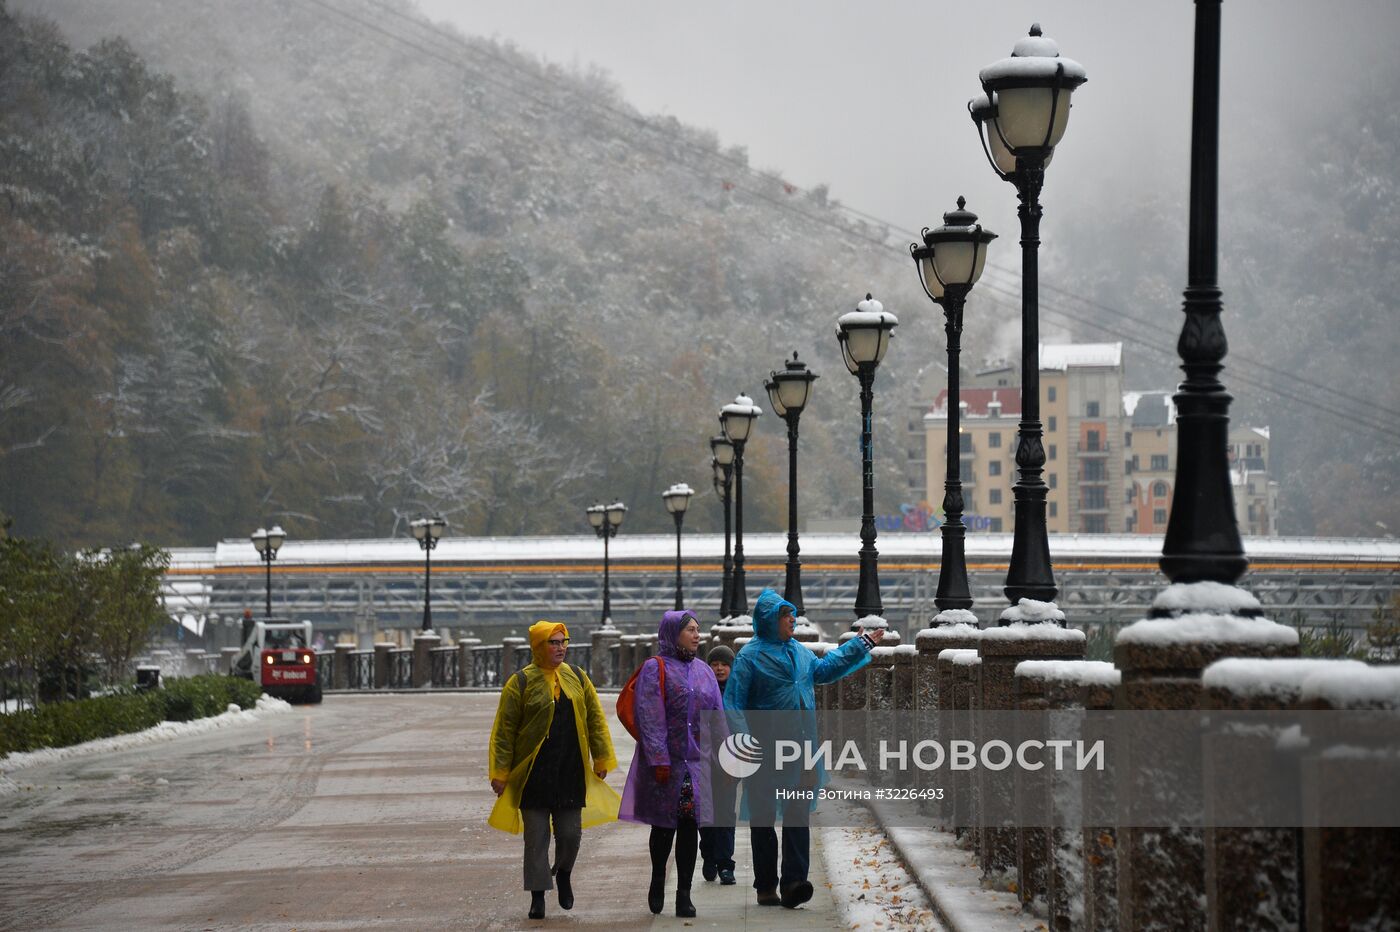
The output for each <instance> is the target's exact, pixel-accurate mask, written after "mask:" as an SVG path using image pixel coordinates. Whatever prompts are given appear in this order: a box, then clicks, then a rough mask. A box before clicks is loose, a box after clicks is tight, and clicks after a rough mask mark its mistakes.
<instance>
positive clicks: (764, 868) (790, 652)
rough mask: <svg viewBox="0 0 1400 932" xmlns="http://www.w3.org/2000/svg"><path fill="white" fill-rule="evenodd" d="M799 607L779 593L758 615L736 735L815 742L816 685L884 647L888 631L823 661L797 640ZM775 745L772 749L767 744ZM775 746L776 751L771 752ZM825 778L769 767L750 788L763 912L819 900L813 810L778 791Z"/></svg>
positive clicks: (737, 697)
mask: <svg viewBox="0 0 1400 932" xmlns="http://www.w3.org/2000/svg"><path fill="white" fill-rule="evenodd" d="M796 614H797V609H796V607H795V606H794V605H793V604H792V603H791V602H789V601H787V600H786V599H784V598H783V597H782V596H780V595H778V594H777V593H776V592H774V591H773V590H772V589H764V590H763V592H761V593H759V596H758V602H757V603H756V604H755V606H754V611H753V632H754V636H753V640H751V641H749V642H748V643H747V644H745V645H744V647H743V649H742V650H740V651H739V653H738V656H736V657H735V658H734V667H733V669H732V671H731V672H730V674H729V684H728V686H726V687H725V690H724V708H725V711H726V713H727V714H728V717H729V727H730V729H731V731H732V732H734V733H736V734H738V733H745V734H755V732H765V733H767V732H773V731H774V730H775V729H780V730H781V731H783V732H784V733H785V734H787V735H792V734H801V735H803V736H808V737H811V736H815V732H816V708H817V700H816V685H817V684H818V683H823V684H825V683H832V682H835V681H836V680H839V679H840V678H841V677H843V676H845V675H847V674H848V673H854V672H855V671H857V670H859V669H860V668H861V667H863V666H865V665H866V664H867V663H869V662H870V649H871V648H872V647H874V646H875V645H876V644H878V643H879V642H880V638H881V637H882V636H883V635H884V632H883V631H881V630H876V631H872V632H869V633H867V634H863V635H861V636H860V637H858V638H852V639H851V640H849V641H847V642H846V643H845V644H843V645H841V646H840V647H839V648H837V649H836V650H833V651H831V652H829V653H828V654H826V656H824V657H821V658H818V657H817V655H816V654H815V653H813V652H812V651H811V650H810V649H809V648H808V647H807V646H806V645H805V644H803V643H801V642H800V641H794V640H793V639H792V629H793V625H794V624H795V622H796V617H795V616H796ZM773 711H782V712H794V713H796V715H794V716H791V717H789V716H772V715H762V716H753V717H752V718H750V717H746V716H745V714H744V713H746V712H773ZM761 743H762V744H769V743H768V742H761ZM769 746H771V744H770V745H769ZM822 777H823V774H822V773H821V772H820V767H819V768H818V772H816V773H811V774H804V775H801V776H798V775H797V774H796V773H795V772H792V770H791V768H789V769H788V771H786V772H785V771H775V770H774V769H773V768H772V767H765V768H764V769H763V770H761V771H760V772H759V773H757V774H755V775H754V776H752V777H750V778H749V779H747V780H745V781H744V803H743V811H744V812H745V813H747V815H748V818H749V837H750V841H751V843H752V846H753V861H754V864H753V871H754V881H753V885H754V889H755V890H757V891H758V903H759V905H760V906H777V905H779V904H781V905H783V906H786V907H787V908H789V909H796V908H797V907H798V906H800V905H801V904H803V903H805V902H807V901H808V900H810V899H811V898H812V884H811V883H810V882H809V881H808V880H807V870H808V866H809V864H810V863H811V830H810V829H809V828H808V827H807V816H808V813H809V811H810V809H811V807H812V805H813V803H811V802H808V801H806V800H803V799H798V800H788V801H785V802H782V803H780V802H779V799H778V796H779V794H778V793H777V792H776V790H777V789H778V788H779V787H787V786H797V785H799V781H801V782H800V785H801V786H802V787H803V788H806V789H811V788H813V787H816V786H819V785H820V784H821V783H822V782H823V780H822ZM780 809H781V818H782V821H783V844H782V851H783V863H782V875H781V877H780V876H779V873H778V833H777V830H776V829H775V828H774V821H775V819H777V818H778V817H779V810H780Z"/></svg>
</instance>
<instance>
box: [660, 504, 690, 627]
mask: <svg viewBox="0 0 1400 932" xmlns="http://www.w3.org/2000/svg"><path fill="white" fill-rule="evenodd" d="M694 494H695V490H694V489H692V488H691V487H690V486H688V485H686V484H685V483H684V482H678V483H676V484H675V485H673V486H671V487H670V488H669V489H667V490H666V491H665V492H662V493H661V498H662V500H663V501H665V502H666V510H667V511H669V512H670V513H671V517H672V518H674V519H675V520H676V611H680V610H681V609H682V608H684V606H683V605H681V525H682V524H683V523H684V522H685V510H686V509H687V508H689V507H690V496H692V495H694Z"/></svg>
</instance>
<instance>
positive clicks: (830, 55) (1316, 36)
mask: <svg viewBox="0 0 1400 932" xmlns="http://www.w3.org/2000/svg"><path fill="white" fill-rule="evenodd" d="M417 2H418V3H419V5H420V6H421V8H422V9H423V11H424V12H425V13H426V14H427V15H429V16H430V17H431V18H433V19H435V20H445V21H449V22H451V23H453V24H454V25H456V26H457V27H458V28H459V29H460V30H462V31H463V32H465V33H468V34H472V35H484V36H492V37H495V38H497V39H500V40H502V41H508V42H511V43H513V44H514V45H516V46H517V47H518V48H519V49H521V50H522V51H525V52H529V53H533V54H535V55H538V56H540V57H542V58H545V59H547V60H549V61H552V62H557V63H561V64H566V65H576V66H578V67H580V68H586V67H588V66H590V65H596V66H599V67H601V68H602V69H603V70H605V71H607V72H608V73H609V75H610V76H611V77H612V79H613V80H614V81H615V82H616V83H617V84H618V85H619V86H620V88H621V89H622V92H623V94H624V96H625V97H626V99H627V100H628V101H629V102H630V103H632V104H633V105H635V106H636V107H638V108H639V109H640V110H641V111H642V112H644V113H663V114H667V115H670V116H674V117H676V118H678V119H680V120H681V121H682V122H685V123H688V124H691V125H693V126H697V127H702V128H707V129H713V130H715V131H717V132H718V133H719V136H720V140H721V143H722V144H723V145H725V146H730V145H737V146H743V147H746V148H747V150H748V152H749V156H750V162H751V164H752V165H753V166H754V167H756V168H760V169H773V170H777V171H779V172H780V173H781V174H782V175H783V177H784V178H786V179H787V180H789V181H791V182H793V183H795V184H797V185H799V186H802V187H810V186H813V185H816V184H822V183H825V184H829V185H830V187H831V195H832V196H833V197H834V198H837V199H839V200H841V201H842V202H843V203H845V204H847V205H848V206H851V207H855V208H858V209H860V210H863V211H866V212H869V213H872V214H874V215H876V216H878V217H881V218H884V219H886V220H889V221H891V222H892V223H894V224H897V225H898V226H899V227H902V228H904V229H909V230H917V229H918V228H919V227H921V226H924V225H930V226H936V225H938V223H939V222H940V216H941V214H942V212H943V211H946V210H949V209H951V208H952V207H953V201H954V199H955V198H956V197H957V196H958V195H959V194H963V195H966V196H967V198H968V201H969V207H971V208H972V209H973V210H976V211H977V212H978V213H979V214H980V215H981V217H982V220H983V222H984V223H985V224H986V225H987V226H988V227H990V228H993V229H996V230H998V231H1000V232H1002V233H1003V234H1014V231H1015V229H1016V223H1017V221H1016V214H1015V209H1016V201H1015V196H1014V192H1013V191H1012V189H1011V187H1010V186H1009V185H1007V184H1005V183H1004V182H1001V181H999V180H997V179H996V177H995V176H994V175H993V174H992V172H991V169H990V168H989V167H988V166H987V164H986V161H985V158H984V156H983V154H982V150H981V146H980V144H979V143H978V141H977V138H976V134H975V131H974V129H973V125H972V122H971V120H970V119H969V118H968V116H967V111H966V103H967V100H968V98H969V97H971V96H973V94H975V93H976V92H977V90H978V82H977V72H978V70H979V69H980V68H981V67H983V66H985V65H987V64H990V63H991V62H993V61H995V60H996V59H999V58H1002V57H1004V56H1006V55H1008V54H1010V51H1011V47H1012V45H1013V44H1014V43H1015V42H1016V40H1017V39H1018V38H1019V37H1021V36H1024V35H1025V34H1026V32H1027V29H1028V28H1029V26H1030V24H1031V23H1032V22H1037V21H1038V22H1040V23H1041V24H1042V26H1043V29H1044V31H1045V35H1047V36H1049V37H1051V38H1053V39H1055V40H1056V41H1057V42H1058V43H1059V46H1060V51H1061V54H1062V55H1065V56H1067V57H1070V58H1074V59H1076V60H1078V61H1079V62H1080V63H1081V64H1083V65H1084V66H1085V68H1086V69H1087V71H1088V75H1089V81H1088V83H1087V84H1086V85H1085V86H1084V87H1083V88H1081V89H1080V90H1079V91H1078V92H1076V94H1075V100H1074V110H1073V113H1072V116H1071V120H1070V125H1069V130H1068V133H1067V134H1066V136H1065V140H1064V142H1062V143H1061V146H1060V149H1059V151H1058V152H1057V155H1056V158H1055V162H1054V164H1053V165H1052V166H1051V168H1050V170H1049V173H1048V177H1047V181H1046V190H1045V196H1044V202H1045V204H1046V210H1047V213H1046V220H1045V227H1044V232H1045V235H1046V236H1047V237H1051V236H1053V235H1054V232H1055V224H1056V223H1057V222H1059V221H1060V220H1061V219H1062V218H1064V217H1065V216H1066V215H1067V214H1068V215H1070V216H1073V215H1074V212H1073V211H1072V210H1065V209H1063V208H1068V207H1072V206H1073V205H1074V204H1075V203H1077V202H1079V201H1081V200H1092V201H1098V200H1101V199H1103V198H1104V197H1105V196H1107V197H1108V198H1109V200H1110V201H1111V200H1113V199H1116V198H1119V197H1123V198H1128V197H1132V196H1133V191H1134V189H1135V187H1136V186H1138V185H1154V186H1159V187H1160V188H1161V189H1162V190H1165V191H1166V192H1168V193H1179V194H1180V196H1181V198H1182V202H1183V211H1184V209H1185V206H1184V199H1185V190H1186V185H1187V178H1188V170H1189V162H1188V151H1189V149H1188V146H1189V141H1190V95H1191V61H1192V50H1191V49H1192V31H1193V25H1194V16H1195V12H1194V6H1193V4H1192V3H1190V2H1188V0H1173V2H1161V0H1154V2H1142V0H1131V2H1128V0H1115V2H1109V0H1097V2H1078V3H1053V4H1051V3H1044V2H1041V3H1026V2H1003V3H995V4H992V3H975V4H972V3H957V4H954V3H930V2H920V3H915V2H899V3H879V4H873V5H872V4H855V3H843V2H821V3H813V2H810V0H809V2H804V3H797V2H760V3H753V2H751V0H750V2H736V0H712V2H708V3H704V4H689V3H687V4H682V3H668V2H657V0H586V2H581V3H559V2H557V0H417ZM1223 11H1224V12H1223V19H1224V24H1223V34H1224V41H1223V51H1222V87H1223V97H1224V99H1223V101H1222V107H1221V110H1222V116H1221V133H1222V182H1223V184H1226V185H1228V183H1229V177H1230V173H1231V172H1232V171H1248V170H1249V164H1250V161H1251V160H1253V159H1257V158H1261V157H1276V156H1277V154H1278V153H1280V152H1282V153H1284V155H1285V157H1286V152H1287V149H1286V136H1287V133H1289V132H1304V131H1306V128H1307V127H1308V126H1309V125H1310V124H1311V123H1313V122H1315V121H1316V120H1317V118H1318V116H1319V115H1320V114H1321V113H1322V112H1324V109H1325V108H1327V107H1329V106H1334V105H1335V104H1336V102H1337V101H1338V100H1339V99H1340V98H1341V97H1343V96H1345V95H1347V94H1348V93H1351V92H1352V91H1354V89H1355V88H1356V82H1358V81H1365V80H1366V75H1367V69H1368V67H1369V66H1370V64H1371V63H1373V62H1375V61H1376V60H1377V59H1378V58H1379V57H1380V56H1391V55H1393V54H1394V45H1395V42H1396V40H1397V38H1400V28H1397V27H1400V3H1395V2H1394V0H1364V2H1362V0H1347V2H1345V3H1326V4H1324V3H1303V2H1296V0H1288V2H1266V0H1226V2H1225V4H1224V7H1223ZM1280 136H1282V137H1283V139H1284V140H1285V141H1284V146H1285V148H1283V149H1280V148H1278V146H1279V138H1280ZM1222 209H1228V203H1222ZM1184 274H1185V270H1184V268H1183V277H1184Z"/></svg>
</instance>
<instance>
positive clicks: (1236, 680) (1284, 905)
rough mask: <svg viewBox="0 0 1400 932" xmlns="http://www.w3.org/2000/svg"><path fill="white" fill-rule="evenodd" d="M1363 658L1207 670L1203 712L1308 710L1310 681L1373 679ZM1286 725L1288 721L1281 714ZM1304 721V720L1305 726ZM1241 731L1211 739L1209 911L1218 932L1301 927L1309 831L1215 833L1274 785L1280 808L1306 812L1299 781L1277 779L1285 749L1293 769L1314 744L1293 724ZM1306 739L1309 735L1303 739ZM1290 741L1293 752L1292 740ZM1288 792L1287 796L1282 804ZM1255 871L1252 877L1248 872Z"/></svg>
mask: <svg viewBox="0 0 1400 932" xmlns="http://www.w3.org/2000/svg"><path fill="white" fill-rule="evenodd" d="M1366 669H1367V667H1366V665H1365V664H1364V663H1361V662H1360V661H1356V660H1320V659H1303V660H1291V659H1290V660H1255V659H1243V658H1229V659H1226V660H1218V661H1216V662H1215V663H1213V664H1211V665H1210V666H1209V667H1206V669H1205V672H1204V673H1203V674H1202V675H1201V685H1202V687H1203V689H1204V693H1203V695H1202V699H1201V707H1202V708H1203V709H1209V710H1223V711H1226V712H1232V711H1240V712H1245V713H1254V712H1294V711H1297V710H1298V709H1299V708H1300V707H1301V705H1300V704H1301V699H1302V691H1303V685H1304V682H1305V681H1306V680H1307V679H1308V678H1309V677H1310V676H1312V675H1313V674H1316V673H1325V672H1337V673H1340V674H1342V675H1343V676H1356V675H1364V671H1365V670H1366ZM1280 718H1286V717H1284V716H1281V717H1280ZM1295 721H1296V719H1295ZM1246 724H1247V725H1249V726H1251V727H1246V728H1241V727H1238V725H1236V724H1235V723H1233V722H1231V721H1230V719H1229V718H1228V717H1227V718H1226V719H1225V720H1224V721H1223V722H1221V723H1220V724H1219V725H1216V726H1214V727H1213V728H1212V731H1211V733H1210V734H1207V735H1206V738H1205V741H1204V745H1203V751H1204V761H1203V777H1204V784H1205V787H1206V791H1205V804H1206V819H1207V827H1206V831H1205V875H1206V903H1207V908H1208V909H1209V911H1210V917H1209V923H1208V925H1209V926H1210V927H1211V928H1219V929H1234V928H1248V927H1249V926H1251V925H1252V924H1255V923H1257V922H1259V921H1260V920H1261V919H1267V920H1268V921H1270V922H1272V923H1274V924H1275V926H1276V927H1279V928H1298V927H1300V926H1301V924H1302V921H1303V915H1302V905H1303V904H1302V884H1301V883H1300V882H1299V880H1300V878H1302V876H1303V865H1302V863H1301V862H1300V859H1299V854H1300V852H1301V851H1302V849H1303V835H1302V832H1303V830H1302V829H1301V828H1298V827H1296V826H1289V827H1276V828H1263V827H1253V828H1231V827H1213V826H1215V825H1216V824H1217V823H1219V824H1222V825H1229V823H1230V822H1232V821H1239V820H1238V819H1237V818H1235V817H1238V816H1240V815H1243V814H1246V813H1247V812H1248V811H1249V810H1250V809H1251V808H1253V804H1254V803H1255V802H1256V801H1257V796H1258V794H1260V793H1261V791H1262V789H1263V788H1264V787H1270V788H1271V789H1270V790H1269V792H1268V796H1269V797H1270V798H1269V801H1268V805H1269V806H1270V807H1275V806H1280V805H1281V806H1283V807H1287V808H1292V809H1295V810H1298V811H1300V812H1301V804H1302V798H1301V797H1302V793H1301V787H1300V786H1299V785H1298V784H1296V783H1294V782H1293V781H1292V780H1291V779H1285V780H1277V779H1275V777H1276V776H1277V773H1276V771H1277V767H1278V764H1279V763H1280V760H1279V751H1280V749H1283V748H1285V747H1288V748H1291V750H1292V751H1293V753H1292V754H1290V755H1289V757H1290V758H1293V759H1292V760H1290V761H1289V764H1290V765H1291V767H1290V769H1292V770H1293V771H1294V773H1297V772H1298V768H1300V767H1301V766H1302V760H1301V758H1302V755H1303V752H1304V750H1305V748H1306V747H1307V742H1306V741H1305V740H1288V732H1289V731H1290V730H1297V729H1296V726H1294V727H1293V728H1292V729H1290V728H1289V727H1288V725H1287V722H1286V721H1280V722H1279V724H1278V726H1270V725H1269V724H1268V723H1267V722H1261V723H1258V724H1255V723H1254V722H1248V723H1246ZM1299 739H1301V735H1300V736H1299ZM1285 741H1286V742H1287V743H1286V744H1285V743H1284V742H1285ZM1283 793H1287V798H1282V799H1281V798H1279V797H1280V795H1281V794H1283ZM1241 864H1248V865H1250V869H1249V870H1247V871H1242V870H1240V869H1239V865H1241Z"/></svg>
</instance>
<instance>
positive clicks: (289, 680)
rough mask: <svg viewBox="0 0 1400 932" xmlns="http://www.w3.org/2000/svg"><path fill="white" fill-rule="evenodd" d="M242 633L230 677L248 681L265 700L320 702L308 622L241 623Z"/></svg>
mask: <svg viewBox="0 0 1400 932" xmlns="http://www.w3.org/2000/svg"><path fill="white" fill-rule="evenodd" d="M243 629H244V630H243V649H242V652H241V653H240V654H239V655H238V659H237V660H235V661H234V664H233V669H232V670H230V671H229V672H230V674H231V675H233V676H241V677H244V678H245V679H250V680H252V681H253V682H255V683H257V684H258V685H260V686H261V687H262V690H263V692H265V693H267V694H268V695H269V696H273V697H276V698H278V699H286V700H287V701H288V702H320V701H321V683H320V681H319V679H318V678H317V671H316V651H315V650H314V649H313V648H312V647H311V622H309V621H301V622H278V621H253V620H252V619H245V620H244V624H243Z"/></svg>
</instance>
